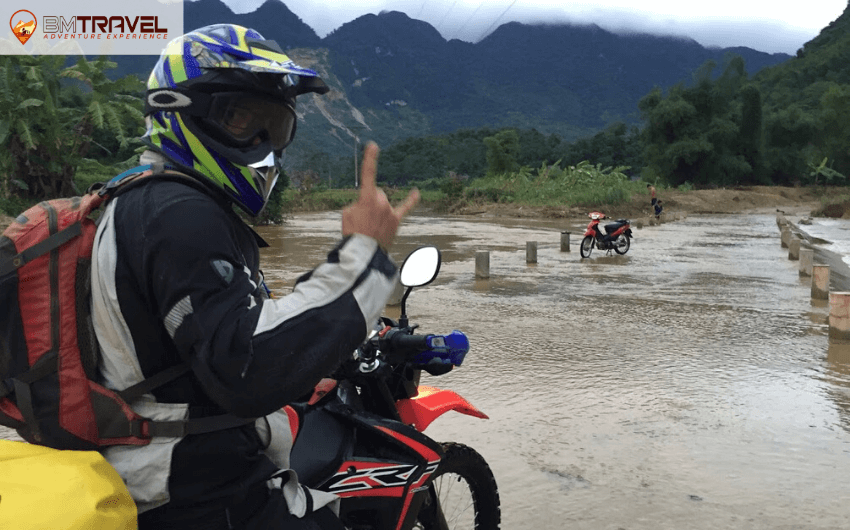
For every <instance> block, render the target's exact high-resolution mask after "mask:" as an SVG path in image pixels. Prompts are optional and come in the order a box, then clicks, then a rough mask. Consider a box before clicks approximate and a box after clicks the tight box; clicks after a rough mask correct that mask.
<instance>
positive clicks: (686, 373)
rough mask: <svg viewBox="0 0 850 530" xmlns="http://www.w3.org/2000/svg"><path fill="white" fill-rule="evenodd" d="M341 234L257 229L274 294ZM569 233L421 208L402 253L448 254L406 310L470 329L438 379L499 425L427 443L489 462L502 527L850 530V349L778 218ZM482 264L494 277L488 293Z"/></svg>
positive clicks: (439, 325)
mask: <svg viewBox="0 0 850 530" xmlns="http://www.w3.org/2000/svg"><path fill="white" fill-rule="evenodd" d="M339 222H340V216H339V214H338V213H317V214H300V215H297V216H295V217H294V218H293V219H291V220H289V221H288V222H287V223H286V224H285V225H283V226H278V227H265V228H262V229H261V230H260V232H261V234H262V236H263V237H264V238H266V239H267V240H268V241H269V242H270V243H271V244H272V247H271V248H269V249H265V250H264V253H263V267H264V271H265V273H266V277H267V280H268V283H269V285H270V287H271V288H272V290H275V291H277V292H278V293H285V292H287V291H289V290H290V289H291V287H292V285H293V283H294V281H295V279H296V278H297V277H298V276H299V275H300V274H302V273H304V272H306V271H307V270H309V269H310V268H312V266H314V265H316V264H317V263H319V262H320V261H322V260H323V259H324V256H325V254H326V253H327V251H328V249H329V248H330V247H331V245H332V244H333V243H334V242H335V241H336V240H337V237H338V234H339ZM565 223H567V222H566V221H564V220H525V219H523V220H510V219H493V218H470V217H463V218H461V217H452V216H443V215H433V214H427V213H419V214H416V215H414V216H412V217H410V218H408V219H407V220H406V221H405V223H404V224H403V226H402V228H401V230H400V234H399V237H398V240H397V243H396V245H395V246H394V247H393V256H394V257H395V258H396V259H397V261H398V262H399V263H400V262H401V261H402V259H403V257H404V256H405V255H406V254H407V253H408V252H410V251H411V250H413V249H414V248H416V247H418V246H419V245H424V244H433V245H436V246H438V247H439V248H440V250H441V251H442V257H443V264H442V268H441V271H440V276H439V277H438V279H437V280H436V281H435V282H434V283H433V284H431V285H428V286H426V287H423V288H420V289H417V290H414V291H413V293H412V294H411V295H410V297H409V299H408V314H409V316H410V319H411V322H412V323H417V324H420V326H421V328H420V330H421V331H422V332H437V333H440V332H449V331H451V330H453V329H460V330H462V331H464V332H465V333H466V334H467V335H468V336H469V339H470V342H471V350H470V352H469V354H468V355H467V358H466V361H465V362H464V364H463V366H462V367H460V368H458V369H456V370H454V371H453V372H451V373H449V374H447V375H444V376H441V377H430V376H427V375H425V376H423V384H430V385H433V386H439V387H444V388H450V389H452V390H455V391H456V392H458V393H460V394H461V395H462V396H464V397H465V398H467V399H468V400H469V401H470V402H471V403H473V404H474V405H475V406H477V407H478V408H480V409H481V410H483V411H484V412H485V413H487V414H488V415H489V416H490V419H489V420H479V419H475V418H471V417H468V416H464V415H461V414H458V413H448V414H446V415H444V416H443V417H441V418H440V419H438V420H437V421H436V422H435V423H433V424H432V425H431V426H430V427H429V428H428V430H427V431H426V433H427V434H429V435H430V436H432V437H433V438H435V439H437V440H440V441H456V442H461V443H465V444H467V445H470V446H472V447H474V448H475V449H476V450H478V451H479V452H480V453H481V454H482V455H483V456H484V457H485V458H486V459H487V461H488V462H489V464H490V466H491V467H492V469H493V472H494V474H495V476H496V479H497V482H498V484H499V488H500V493H501V500H502V519H503V525H502V528H504V529H507V530H521V529H535V528H565V529H566V528H570V529H574V528H575V529H612V530H618V529H629V530H638V529H646V530H650V529H652V530H655V529H698V530H700V529H705V530H709V529H711V530H714V529H719V528H735V529H738V528H742V529H791V528H795V529H810V528H811V529H846V528H850V503H848V499H850V487H848V484H849V483H850V482H849V481H848V476H850V475H849V473H850V345H847V344H839V343H831V342H830V340H829V339H828V328H827V315H828V307H826V306H825V305H824V304H813V302H812V301H811V300H810V281H809V279H808V278H805V277H800V276H799V273H798V270H799V266H798V263H797V262H795V261H790V260H788V251H787V249H783V248H781V245H780V239H779V236H780V234H779V229H778V228H777V226H776V223H775V216H774V215H766V214H765V215H761V214H747V215H722V216H691V217H688V218H687V219H685V220H683V221H679V222H674V223H669V224H663V225H660V226H652V227H644V228H642V229H636V230H635V239H634V240H633V242H632V248H631V250H630V251H629V252H628V254H626V255H625V256H616V255H612V256H607V255H606V254H605V253H604V252H599V251H595V252H594V254H593V256H592V257H591V258H590V259H585V260H583V259H581V258H580V256H579V253H578V245H579V242H580V240H581V236H582V233H583V229H584V226H583V225H584V223H581V224H573V225H569V224H565ZM564 230H567V231H570V249H571V252H561V251H560V232H561V231H564ZM527 241H537V243H538V250H537V260H538V263H537V264H534V265H529V264H527V263H526V260H525V257H526V254H525V249H526V242H527ZM477 250H487V251H490V274H491V278H490V279H487V280H476V279H475V257H474V256H475V251H477ZM841 288H842V289H846V287H844V286H842V287H841ZM387 314H388V315H389V316H393V317H397V316H398V308H397V307H388V308H387Z"/></svg>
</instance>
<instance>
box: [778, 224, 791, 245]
mask: <svg viewBox="0 0 850 530" xmlns="http://www.w3.org/2000/svg"><path fill="white" fill-rule="evenodd" d="M779 239H780V241H781V242H782V248H788V243H790V242H791V230H789V229H787V228H783V229H782V234H781V235H780V238H779Z"/></svg>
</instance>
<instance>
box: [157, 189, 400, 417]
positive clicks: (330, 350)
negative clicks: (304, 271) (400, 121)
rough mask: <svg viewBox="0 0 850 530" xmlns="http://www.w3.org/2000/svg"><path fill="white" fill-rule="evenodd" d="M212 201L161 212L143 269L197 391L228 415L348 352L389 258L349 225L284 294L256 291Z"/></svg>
mask: <svg viewBox="0 0 850 530" xmlns="http://www.w3.org/2000/svg"><path fill="white" fill-rule="evenodd" d="M216 208H218V207H217V206H215V205H212V206H210V205H208V204H198V205H192V207H191V208H188V207H187V206H186V204H183V205H181V207H180V208H179V209H178V208H168V209H165V210H164V211H161V212H160V213H159V215H157V217H156V223H155V224H156V225H158V226H155V227H152V228H154V229H153V230H150V231H149V233H150V234H160V235H159V236H155V237H148V238H146V245H145V251H144V258H143V259H144V260H145V265H144V267H143V269H145V270H146V271H147V272H146V273H145V274H146V275H147V276H148V278H151V279H152V283H151V289H152V290H153V292H154V296H155V298H156V303H157V305H158V308H159V311H160V312H161V314H162V318H163V322H164V324H165V327H166V329H167V330H168V333H169V334H170V335H171V337H172V339H173V340H174V341H175V344H176V345H177V348H178V350H179V352H180V354H181V355H182V356H184V358H188V359H190V360H191V364H192V369H193V372H194V374H195V376H196V377H197V378H198V380H199V381H200V382H201V384H202V386H203V388H204V390H205V392H206V393H208V394H209V396H210V397H211V398H212V399H213V400H215V401H216V402H217V403H218V404H219V405H221V406H222V407H223V408H224V409H226V410H228V411H230V412H232V413H234V414H237V415H240V416H245V417H258V416H263V415H266V414H269V413H271V412H273V411H274V410H277V409H279V408H280V407H282V406H284V405H285V404H287V403H289V402H291V401H292V400H294V399H296V398H298V397H300V396H302V395H304V394H305V393H306V392H308V391H309V390H310V389H311V388H312V387H313V386H314V385H315V383H316V382H318V381H319V379H321V378H322V377H326V376H327V375H329V374H330V373H331V372H333V370H334V369H336V368H337V367H338V366H339V364H340V363H341V362H342V360H344V359H346V358H349V357H350V356H351V355H352V353H353V351H354V349H355V348H356V347H357V346H359V345H360V343H361V342H362V341H363V340H365V338H366V336H367V334H368V332H369V331H370V329H371V327H372V326H373V325H374V323H375V322H376V321H377V318H378V317H379V316H380V312H381V311H382V310H383V308H384V306H385V304H386V301H387V299H388V298H389V296H390V295H391V293H392V291H393V287H394V284H395V279H396V274H397V267H396V265H395V264H394V263H393V262H392V260H391V259H390V258H389V256H387V254H386V253H384V252H383V251H382V250H381V249H380V248H379V246H378V243H377V241H376V240H374V239H373V238H370V237H367V236H364V235H360V234H355V235H353V236H350V237H348V238H345V239H343V240H342V241H341V242H340V243H339V244H338V245H337V246H336V247H335V248H333V249H332V250H331V251H330V253H329V254H328V257H327V261H326V262H325V263H322V264H320V265H319V266H318V267H316V268H315V269H314V270H313V271H312V272H311V274H309V276H308V277H307V279H306V280H304V281H301V282H299V283H298V284H297V285H296V287H295V289H294V290H293V292H292V293H290V294H289V295H287V296H284V297H282V298H275V299H265V300H258V299H257V298H255V297H254V296H253V293H254V292H255V291H256V290H257V285H256V284H255V283H254V282H253V281H252V280H251V277H252V270H251V268H250V267H249V266H248V265H249V264H246V263H244V261H243V260H244V258H243V255H242V253H241V251H240V246H239V242H238V238H239V237H240V234H239V233H238V231H237V230H235V228H234V226H233V222H232V220H231V219H228V218H227V216H226V215H224V213H223V212H222V213H217V212H216ZM186 212H191V214H187V213H186ZM167 227H171V229H170V230H169V229H168V228H167Z"/></svg>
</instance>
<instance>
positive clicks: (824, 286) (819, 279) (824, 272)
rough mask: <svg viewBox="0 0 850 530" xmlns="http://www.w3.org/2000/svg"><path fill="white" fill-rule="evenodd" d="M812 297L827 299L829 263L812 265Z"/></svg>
mask: <svg viewBox="0 0 850 530" xmlns="http://www.w3.org/2000/svg"><path fill="white" fill-rule="evenodd" d="M812 298H814V299H816V300H829V265H812Z"/></svg>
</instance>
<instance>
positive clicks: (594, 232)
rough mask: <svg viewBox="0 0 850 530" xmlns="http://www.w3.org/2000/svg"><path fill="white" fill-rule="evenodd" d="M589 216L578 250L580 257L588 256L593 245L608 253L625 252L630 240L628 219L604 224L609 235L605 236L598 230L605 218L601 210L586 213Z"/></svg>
mask: <svg viewBox="0 0 850 530" xmlns="http://www.w3.org/2000/svg"><path fill="white" fill-rule="evenodd" d="M587 216H588V217H590V223H588V225H587V230H586V231H585V232H584V239H582V240H581V246H580V247H579V252H580V253H581V257H582V258H589V257H590V253H591V252H593V247H596V248H598V249H599V250H607V251H608V252H609V253H610V252H611V251H612V250H613V251H614V252H616V253H617V254H625V253H626V252H628V251H629V248H630V247H631V240H632V237H633V236H632V225H631V221H629V220H628V219H617V220H616V221H614V222H613V223H608V224H606V225H604V226H605V231H606V232H607V233H608V236H609V237H605V236H604V235H602V233H601V232H600V231H599V228H598V226H599V223H600V222H601V221H603V220H604V219H606V217H605V214H604V213H602V212H590V213H589V214H587Z"/></svg>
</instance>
